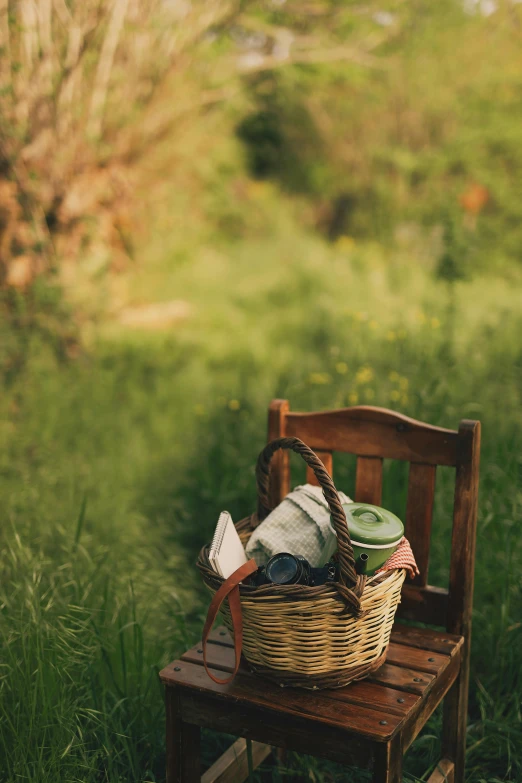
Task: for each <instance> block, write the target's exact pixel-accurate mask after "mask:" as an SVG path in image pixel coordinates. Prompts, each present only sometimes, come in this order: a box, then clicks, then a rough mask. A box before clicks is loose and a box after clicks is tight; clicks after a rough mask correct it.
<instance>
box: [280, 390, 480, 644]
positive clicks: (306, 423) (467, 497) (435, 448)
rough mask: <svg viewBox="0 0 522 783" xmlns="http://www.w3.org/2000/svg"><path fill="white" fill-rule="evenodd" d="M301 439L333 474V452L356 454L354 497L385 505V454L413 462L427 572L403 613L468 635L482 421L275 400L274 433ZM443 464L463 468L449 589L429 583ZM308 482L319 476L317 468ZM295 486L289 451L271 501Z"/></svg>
mask: <svg viewBox="0 0 522 783" xmlns="http://www.w3.org/2000/svg"><path fill="white" fill-rule="evenodd" d="M282 436H295V437H297V438H301V440H303V441H304V442H305V443H306V444H307V445H308V446H310V447H311V448H312V449H313V450H314V451H315V452H316V454H317V455H318V456H319V457H320V458H321V459H322V461H323V463H324V465H325V467H326V468H327V470H328V471H329V473H330V474H332V469H333V452H335V451H341V452H348V453H350V454H355V455H357V471H356V480H355V500H356V501H357V502H363V503H374V504H376V505H380V504H381V494H382V461H383V459H385V458H387V459H396V460H404V461H406V462H409V463H410V467H409V479H408V498H407V505H406V518H405V533H406V537H407V538H408V540H409V541H410V544H411V546H412V549H413V551H414V554H415V558H416V560H417V564H418V566H419V570H420V576H418V577H417V578H416V579H414V580H413V581H410V580H407V581H406V582H405V584H404V587H403V591H402V600H401V604H400V606H399V610H398V615H399V616H403V617H406V618H408V619H411V620H418V621H421V622H424V623H428V624H431V625H439V626H444V627H445V628H446V630H447V631H448V633H456V634H461V635H463V636H466V635H467V633H468V632H469V630H470V627H471V609H472V600H473V576H474V568H475V538H476V521H477V498H478V479H479V458H480V422H478V421H469V420H466V419H465V420H463V421H461V423H460V426H459V429H458V431H456V430H447V429H443V428H442V427H434V426H432V425H430V424H424V423H423V422H420V421H415V419H410V418H408V417H407V416H403V415H401V414H399V413H395V412H394V411H391V410H386V409H385V408H374V407H371V406H357V407H353V408H344V409H340V410H333V411H324V412H320V413H293V412H291V411H290V406H289V404H288V401H287V400H273V401H272V403H271V405H270V408H269V412H268V438H269V440H273V439H274V438H278V437H282ZM437 465H449V466H451V467H453V468H455V470H456V479H455V496H454V505H453V529H452V540H451V562H450V579H449V589H447V590H446V589H443V588H440V587H433V586H431V585H429V584H428V583H427V578H428V565H429V555H430V537H431V520H432V511H433V498H434V492H435V473H436V470H437ZM307 481H309V482H311V483H316V482H315V476H314V475H313V473H312V472H311V471H310V472H309V473H307ZM289 491H290V461H289V453H288V452H287V451H279V452H277V453H276V454H275V455H274V457H273V460H272V467H271V492H272V498H271V499H272V502H273V503H274V504H276V503H279V502H280V501H281V500H282V499H283V497H284V496H285V495H286V494H287V493H288V492H289Z"/></svg>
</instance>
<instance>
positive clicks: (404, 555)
mask: <svg viewBox="0 0 522 783" xmlns="http://www.w3.org/2000/svg"><path fill="white" fill-rule="evenodd" d="M396 568H405V569H406V570H407V571H408V573H409V575H410V579H413V577H415V576H418V575H419V569H418V568H417V563H416V562H415V557H414V555H413V552H412V550H411V546H410V542H409V541H408V539H407V538H403V539H402V541H401V543H400V544H399V546H398V547H397V549H396V550H395V552H394V553H393V555H391V557H389V558H388V560H387V561H386V562H385V564H384V565H383V566H382V568H379V570H378V571H376V573H377V574H380V573H382V572H383V571H394V570H395V569H396Z"/></svg>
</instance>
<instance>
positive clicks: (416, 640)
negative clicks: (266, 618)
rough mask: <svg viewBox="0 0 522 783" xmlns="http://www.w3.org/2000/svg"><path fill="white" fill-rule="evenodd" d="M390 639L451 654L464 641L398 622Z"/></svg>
mask: <svg viewBox="0 0 522 783" xmlns="http://www.w3.org/2000/svg"><path fill="white" fill-rule="evenodd" d="M391 640H392V642H394V644H405V645H407V646H408V647H419V648H420V649H421V650H430V651H431V652H436V653H441V654H442V655H453V654H454V653H455V652H456V651H457V650H458V649H459V648H460V647H461V646H462V643H463V641H464V640H463V638H462V636H456V635H455V634H450V633H448V632H447V631H437V630H435V629H434V628H415V627H413V626H410V625H401V624H400V623H395V624H394V626H393V629H392V633H391ZM231 643H232V640H231Z"/></svg>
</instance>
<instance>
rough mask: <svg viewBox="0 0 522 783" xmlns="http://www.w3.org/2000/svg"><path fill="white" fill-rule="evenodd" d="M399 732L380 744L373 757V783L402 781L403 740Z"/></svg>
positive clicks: (399, 782) (400, 782)
mask: <svg viewBox="0 0 522 783" xmlns="http://www.w3.org/2000/svg"><path fill="white" fill-rule="evenodd" d="M401 739H402V738H401V735H400V734H398V735H397V736H396V737H394V739H392V740H391V741H390V742H387V743H386V744H382V745H378V746H377V749H376V751H375V755H374V759H373V783H402V741H401Z"/></svg>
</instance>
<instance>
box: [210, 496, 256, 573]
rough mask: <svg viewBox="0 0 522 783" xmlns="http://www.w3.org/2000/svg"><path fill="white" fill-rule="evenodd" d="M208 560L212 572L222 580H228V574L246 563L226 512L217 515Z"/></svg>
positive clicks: (243, 551)
mask: <svg viewBox="0 0 522 783" xmlns="http://www.w3.org/2000/svg"><path fill="white" fill-rule="evenodd" d="M208 559H209V561H210V565H211V566H212V568H213V569H214V571H215V572H216V573H217V574H219V575H220V576H222V577H223V579H228V577H229V576H230V574H233V573H234V571H237V569H238V568H239V567H240V566H242V565H244V564H245V563H246V562H247V561H248V558H247V556H246V554H245V550H244V548H243V544H242V543H241V539H240V538H239V535H238V533H237V530H236V528H235V526H234V523H233V522H232V517H231V516H230V514H229V513H228V511H222V512H221V514H220V515H219V519H218V523H217V525H216V532H215V533H214V538H213V539H212V544H211V545H210V552H209V553H208Z"/></svg>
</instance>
